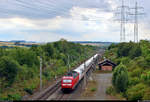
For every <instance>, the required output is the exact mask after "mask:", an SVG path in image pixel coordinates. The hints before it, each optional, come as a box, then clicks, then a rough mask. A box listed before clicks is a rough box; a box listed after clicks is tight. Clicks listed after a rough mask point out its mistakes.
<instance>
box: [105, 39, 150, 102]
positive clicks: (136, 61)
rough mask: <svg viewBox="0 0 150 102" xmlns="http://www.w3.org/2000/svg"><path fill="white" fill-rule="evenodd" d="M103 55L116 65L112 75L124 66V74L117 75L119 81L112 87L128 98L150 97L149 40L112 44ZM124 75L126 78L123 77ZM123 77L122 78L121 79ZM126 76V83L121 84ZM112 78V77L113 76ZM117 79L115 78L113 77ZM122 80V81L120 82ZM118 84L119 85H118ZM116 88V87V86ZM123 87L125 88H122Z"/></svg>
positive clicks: (141, 98)
mask: <svg viewBox="0 0 150 102" xmlns="http://www.w3.org/2000/svg"><path fill="white" fill-rule="evenodd" d="M104 56H105V57H107V58H109V59H110V60H112V61H114V62H115V63H116V64H117V65H118V66H117V67H116V69H115V70H114V72H113V76H115V75H116V73H117V72H119V70H120V69H119V68H121V66H122V67H123V66H124V69H125V70H127V72H125V73H126V74H122V77H121V74H120V75H118V77H120V78H119V79H118V80H121V78H122V81H120V84H119V82H118V83H117V84H116V82H115V81H114V82H113V85H114V87H118V88H119V89H120V88H121V89H122V88H123V90H120V91H119V92H121V93H123V94H122V95H123V96H124V97H126V98H127V99H128V100H149V99H150V42H149V41H145V40H141V41H140V42H139V43H133V42H129V43H119V44H112V45H110V46H109V47H108V50H107V51H106V52H105V54H104ZM117 70H118V71H117ZM125 76H126V78H125ZM123 77H124V79H123ZM127 77H128V84H125V85H121V84H123V83H124V81H126V79H127ZM113 80H114V77H113ZM115 80H117V78H115ZM121 82H123V83H121ZM119 85H121V86H120V87H119ZM116 89H117V88H116ZM124 89H125V90H124Z"/></svg>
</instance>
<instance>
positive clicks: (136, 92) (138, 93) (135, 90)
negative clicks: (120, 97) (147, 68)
mask: <svg viewBox="0 0 150 102" xmlns="http://www.w3.org/2000/svg"><path fill="white" fill-rule="evenodd" d="M144 89H146V85H144V84H143V83H139V84H137V85H135V86H132V87H131V88H128V90H127V92H126V93H127V98H128V100H141V99H142V97H143V95H144Z"/></svg>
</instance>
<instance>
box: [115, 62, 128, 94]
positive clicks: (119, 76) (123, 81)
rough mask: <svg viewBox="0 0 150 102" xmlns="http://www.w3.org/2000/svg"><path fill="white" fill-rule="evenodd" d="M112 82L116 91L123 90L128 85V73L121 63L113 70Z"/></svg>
mask: <svg viewBox="0 0 150 102" xmlns="http://www.w3.org/2000/svg"><path fill="white" fill-rule="evenodd" d="M112 83H113V85H114V87H115V88H116V90H117V92H125V91H126V89H127V87H128V73H127V70H126V67H125V66H124V65H123V64H122V63H121V64H120V65H119V66H117V67H116V68H115V70H114V72H113V77H112Z"/></svg>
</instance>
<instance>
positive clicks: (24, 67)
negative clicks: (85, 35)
mask: <svg viewBox="0 0 150 102" xmlns="http://www.w3.org/2000/svg"><path fill="white" fill-rule="evenodd" d="M95 51H96V47H93V46H88V45H86V46H83V45H80V44H75V43H71V42H67V41H65V40H63V41H57V42H53V43H47V44H45V45H41V46H38V47H37V46H32V47H31V48H20V47H16V48H0V59H1V60H0V100H20V99H21V98H22V96H23V95H25V94H27V93H28V94H33V92H34V90H35V89H38V88H39V84H40V78H39V77H40V76H39V73H40V72H39V71H40V68H39V67H40V56H41V57H42V60H43V61H42V62H43V63H42V64H43V65H42V66H43V76H42V79H43V84H46V83H47V82H48V81H50V80H52V79H54V78H55V77H56V76H57V77H58V76H61V75H63V74H64V73H66V72H67V71H68V58H69V64H70V67H71V68H72V67H74V66H76V65H78V64H79V63H81V62H83V61H84V60H85V59H87V58H89V57H90V56H91V55H93V54H94V53H95ZM68 56H69V57H68Z"/></svg>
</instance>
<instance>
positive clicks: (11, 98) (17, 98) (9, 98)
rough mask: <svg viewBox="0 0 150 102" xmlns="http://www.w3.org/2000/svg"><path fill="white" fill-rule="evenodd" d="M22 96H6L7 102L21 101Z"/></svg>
mask: <svg viewBox="0 0 150 102" xmlns="http://www.w3.org/2000/svg"><path fill="white" fill-rule="evenodd" d="M21 98H22V96H21V95H19V94H17V93H16V94H8V100H21Z"/></svg>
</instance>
